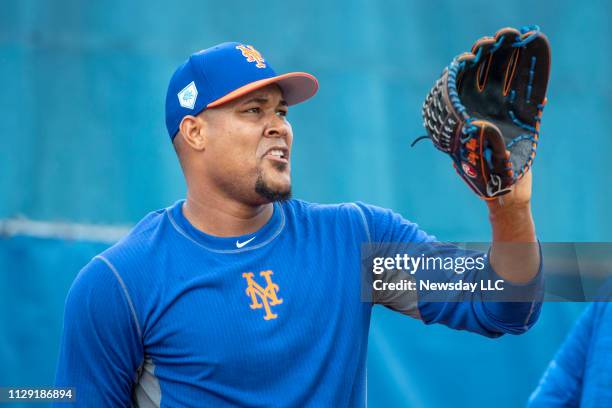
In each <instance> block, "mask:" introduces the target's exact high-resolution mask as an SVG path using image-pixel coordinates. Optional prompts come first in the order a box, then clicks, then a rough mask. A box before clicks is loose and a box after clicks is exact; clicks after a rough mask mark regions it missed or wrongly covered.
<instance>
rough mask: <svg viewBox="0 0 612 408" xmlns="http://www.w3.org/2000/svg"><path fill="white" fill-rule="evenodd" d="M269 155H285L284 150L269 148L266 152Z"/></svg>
mask: <svg viewBox="0 0 612 408" xmlns="http://www.w3.org/2000/svg"><path fill="white" fill-rule="evenodd" d="M268 154H269V155H270V156H275V157H281V158H283V157H285V152H283V151H282V150H270V152H269V153H268Z"/></svg>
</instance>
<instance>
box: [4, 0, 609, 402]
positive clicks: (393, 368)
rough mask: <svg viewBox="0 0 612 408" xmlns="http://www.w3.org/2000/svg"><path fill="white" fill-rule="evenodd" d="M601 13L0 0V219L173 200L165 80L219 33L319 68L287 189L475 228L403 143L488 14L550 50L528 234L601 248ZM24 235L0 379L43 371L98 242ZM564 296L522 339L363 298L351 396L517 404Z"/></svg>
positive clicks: (571, 309)
mask: <svg viewBox="0 0 612 408" xmlns="http://www.w3.org/2000/svg"><path fill="white" fill-rule="evenodd" d="M610 15H612V4H611V3H610V2H608V1H604V0H600V1H597V0H596V1H590V2H581V3H576V2H574V1H567V0H562V1H540V2H531V1H526V0H523V1H516V2H500V3H499V4H494V3H491V2H490V1H477V0H466V1H462V2H456V1H450V0H446V1H436V2H434V1H429V2H423V1H406V0H404V1H399V0H394V1H392V0H387V1H366V0H358V1H350V2H349V1H337V2H326V1H323V0H313V1H309V2H287V1H267V2H265V4H261V3H257V4H255V3H252V2H242V1H236V2H232V3H228V2H216V1H202V0H200V1H194V0H189V1H182V2H180V3H179V2H175V4H172V3H169V2H164V1H157V0H156V1H152V0H149V1H143V0H134V1H130V2H123V1H119V0H115V1H97V2H84V1H79V0H56V1H53V2H51V1H42V0H41V1H36V0H22V1H19V2H2V3H1V6H0V85H1V86H0V89H1V92H0V115H1V120H0V134H1V135H2V139H1V141H0V146H1V148H0V219H3V220H7V219H19V217H25V218H27V219H30V220H37V221H45V222H47V221H50V222H54V223H87V224H100V225H132V224H134V223H135V222H137V221H138V220H139V219H140V218H141V217H142V216H143V215H144V214H145V213H147V212H148V211H150V210H153V209H156V208H160V207H165V206H167V205H169V204H171V203H172V202H174V201H175V200H176V199H178V198H181V197H182V196H183V195H184V192H185V185H184V182H183V180H182V176H181V172H180V168H179V166H178V162H177V160H176V157H175V155H174V151H173V149H172V147H171V145H170V143H169V141H168V137H167V134H166V132H165V126H164V116H163V103H164V97H165V90H166V85H167V81H168V79H169V77H170V75H171V74H172V72H173V70H174V68H175V67H176V66H177V65H178V64H179V63H180V62H182V61H183V59H184V58H185V57H186V56H187V55H189V54H190V53H191V52H193V51H195V50H198V49H201V48H206V47H208V46H210V45H213V44H216V43H219V42H223V41H230V40H231V41H242V42H245V43H248V44H252V45H254V46H255V47H256V48H258V49H259V50H260V51H261V52H262V53H263V55H264V56H265V57H266V58H267V59H268V60H269V61H270V62H271V63H272V65H273V66H274V67H275V69H276V70H277V71H279V72H282V71H288V70H303V71H307V72H311V73H313V74H315V75H316V76H317V77H318V79H319V81H320V91H319V93H318V94H317V96H316V97H315V98H314V99H312V100H311V101H309V102H307V103H305V104H303V105H299V106H297V107H295V108H293V109H291V112H290V115H289V119H290V120H291V122H292V124H293V128H294V133H295V140H294V152H293V155H292V158H293V166H292V167H293V180H294V193H295V194H294V195H295V196H296V197H298V198H302V199H306V200H310V201H318V202H338V201H351V200H362V201H365V202H369V203H372V204H378V205H381V206H384V207H389V208H393V209H395V210H396V211H398V212H400V213H401V214H403V215H404V216H405V217H406V218H409V219H411V220H413V221H416V222H418V223H419V224H420V225H421V227H422V228H424V229H425V230H426V231H428V232H430V233H432V234H434V235H436V236H438V237H439V238H441V239H444V240H449V241H453V240H456V241H485V240H487V239H488V238H489V226H488V222H487V216H486V209H485V206H484V204H483V203H482V202H480V200H479V199H477V198H476V197H475V196H474V195H473V194H472V192H471V191H470V190H469V189H468V188H467V187H466V186H465V185H464V184H463V182H462V181H460V180H459V178H458V177H457V176H456V174H455V172H454V170H453V169H452V167H451V164H450V161H449V159H448V158H447V157H446V156H444V155H442V154H440V153H439V152H437V151H436V150H435V149H434V148H433V147H431V145H430V144H428V143H423V144H420V145H417V147H415V148H414V149H410V148H409V144H410V142H411V141H412V139H413V138H414V137H416V136H418V135H421V134H423V129H422V126H421V117H420V108H421V103H422V100H423V98H424V96H425V94H426V93H427V92H428V90H429V88H430V87H431V85H432V84H433V81H434V80H435V79H436V78H437V77H438V76H439V74H440V72H441V70H442V68H443V67H444V66H445V65H446V64H447V63H448V62H449V61H450V60H451V59H452V58H453V57H454V56H455V55H456V54H458V53H460V52H463V51H465V50H468V49H469V47H470V46H471V44H472V43H473V41H475V40H476V39H477V38H478V37H480V36H483V35H492V34H493V33H494V32H495V31H496V30H497V29H499V28H501V27H504V26H516V27H520V26H522V25H526V24H539V25H540V26H541V27H542V30H543V31H544V32H545V33H546V34H547V35H548V37H549V39H550V42H551V44H552V50H553V60H552V77H551V82H550V86H549V104H548V106H547V108H546V110H545V112H544V118H543V124H542V128H541V142H540V145H539V149H538V156H537V159H536V161H535V166H534V189H535V192H534V199H533V206H534V216H535V220H536V224H537V230H538V235H539V237H540V239H541V240H542V241H612V221H611V217H610V208H612V191H611V188H610V187H611V186H612V175H611V174H612V172H610V170H609V165H608V163H607V162H605V160H606V158H607V155H608V154H609V152H610V151H612V138H611V137H610V134H609V129H611V128H612V126H611V125H612V123H611V122H612V115H611V114H610V113H611V109H612V108H611V106H612V104H611V102H612V101H611V96H610V95H612V85H611V83H610V81H609V77H610V66H611V63H612V61H611V57H612V47H611V46H610V41H609V39H610V38H612V33H611V31H612V29H611V28H610V25H609V24H608V20H609V16H610ZM576 163H578V164H576ZM53 225H56V224H53ZM5 232H6V228H5ZM33 235H36V233H24V234H17V235H15V234H6V235H5V236H3V237H2V236H0V386H2V385H19V386H32V385H50V384H52V382H53V375H54V369H55V362H56V358H57V351H58V343H59V336H60V332H61V324H62V309H63V301H64V297H65V295H66V292H67V289H68V287H69V286H70V283H71V282H72V280H73V279H74V276H75V275H76V273H77V272H78V270H79V269H80V267H82V266H83V265H84V264H85V263H86V262H87V261H88V260H89V259H90V258H91V257H92V256H93V255H95V254H96V253H97V252H99V251H100V250H102V249H104V248H105V247H106V246H107V245H108V244H106V243H102V242H91V241H87V240H82V239H70V240H68V239H57V238H36V237H34V236H33ZM582 307H583V305H580V304H546V305H545V306H544V309H543V314H542V317H541V318H540V321H539V323H538V325H537V326H536V327H535V328H534V329H533V330H532V331H531V332H529V333H527V334H526V335H523V336H519V337H509V336H506V337H503V338H501V339H498V340H489V339H485V338H480V337H478V336H475V335H471V334H467V333H461V332H453V331H451V330H449V329H446V328H444V327H425V326H424V325H423V324H422V323H420V322H418V321H413V320H411V319H409V318H407V317H404V316H401V315H398V314H395V313H392V312H390V311H387V310H385V309H383V308H376V309H375V313H374V316H373V321H372V330H371V335H370V348H369V355H368V386H369V388H368V401H369V406H371V407H384V406H414V407H437V406H440V407H442V406H448V405H449V404H452V405H454V406H467V405H469V406H491V405H493V404H495V406H499V407H516V406H520V405H522V404H524V402H525V400H526V398H527V397H528V395H529V393H530V392H531V391H532V390H533V388H534V387H535V385H536V384H537V381H538V379H539V376H540V375H541V373H542V371H543V370H544V368H545V366H546V364H547V362H548V361H549V360H550V358H551V357H552V356H553V355H554V352H555V350H556V348H557V347H558V346H559V344H560V343H561V341H562V340H563V338H564V336H565V335H566V333H567V331H568V330H569V328H570V327H571V325H572V323H573V321H574V319H575V318H576V316H577V314H578V313H579V312H580V310H581V309H582Z"/></svg>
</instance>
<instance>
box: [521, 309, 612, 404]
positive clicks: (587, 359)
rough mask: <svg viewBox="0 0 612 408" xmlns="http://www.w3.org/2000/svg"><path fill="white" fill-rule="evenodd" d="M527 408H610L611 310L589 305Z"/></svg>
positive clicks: (611, 396) (611, 399) (547, 370)
mask: <svg viewBox="0 0 612 408" xmlns="http://www.w3.org/2000/svg"><path fill="white" fill-rule="evenodd" d="M528 406H529V407H530V408H539V407H542V408H556V407H565V408H571V407H583V408H599V407H610V406H612V306H610V303H609V301H608V302H597V303H593V304H591V305H589V307H588V308H587V309H586V310H585V311H584V313H583V314H582V316H581V317H580V318H579V319H578V322H577V323H576V325H575V326H574V328H573V330H572V332H571V333H570V335H569V336H568V338H567V339H566V340H565V342H564V343H563V345H562V346H561V348H560V349H559V351H558V352H557V355H556V356H555V358H554V359H553V360H552V361H551V363H550V365H549V366H548V368H547V369H546V372H545V373H544V375H543V376H542V379H541V380H540V384H539V385H538V387H537V388H536V390H535V391H534V392H533V394H532V395H531V397H530V398H529V403H528Z"/></svg>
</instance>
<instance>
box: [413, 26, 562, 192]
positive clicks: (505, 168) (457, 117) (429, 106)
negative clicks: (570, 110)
mask: <svg viewBox="0 0 612 408" xmlns="http://www.w3.org/2000/svg"><path fill="white" fill-rule="evenodd" d="M549 70H550V45H549V43H548V40H547V38H546V36H545V35H544V34H542V33H541V32H540V29H539V27H537V26H532V27H524V28H522V29H521V30H520V31H519V30H516V29H514V28H503V29H501V30H499V31H498V32H497V33H496V34H495V37H483V38H481V39H479V40H478V41H476V43H475V44H474V45H473V46H472V52H470V53H464V54H461V55H459V56H458V57H456V58H455V59H454V60H453V61H452V62H451V63H450V65H449V66H448V67H446V69H444V72H443V73H442V76H441V77H440V78H439V79H438V80H437V82H436V84H435V85H434V87H433V88H432V89H431V91H430V92H429V94H428V95H427V98H426V99H425V102H424V103H423V119H424V126H425V129H426V130H427V136H424V138H425V137H428V138H431V140H432V141H433V144H434V146H435V147H436V148H437V149H439V150H441V151H443V152H445V153H447V154H449V155H450V156H451V158H452V160H453V165H454V167H455V169H456V170H457V173H458V174H459V175H460V176H461V177H462V178H463V180H465V182H466V183H467V184H468V185H469V186H470V187H471V188H472V190H474V192H476V194H478V195H479V196H480V197H482V198H484V199H487V200H489V199H493V198H494V197H498V196H501V195H504V194H506V193H508V192H509V191H510V190H511V189H512V186H513V185H514V184H515V183H516V182H517V181H518V180H520V179H521V178H522V177H523V175H524V174H525V173H526V172H527V171H529V169H530V168H531V165H532V163H533V159H534V157H535V154H536V148H537V146H538V138H539V128H540V120H541V117H542V110H543V109H544V105H545V104H546V86H547V84H548V78H549ZM419 139H421V138H419ZM417 140H418V139H417ZM415 142H416V141H415Z"/></svg>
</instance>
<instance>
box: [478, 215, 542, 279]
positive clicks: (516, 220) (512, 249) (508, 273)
mask: <svg viewBox="0 0 612 408" xmlns="http://www.w3.org/2000/svg"><path fill="white" fill-rule="evenodd" d="M489 221H490V222H491V228H492V233H493V244H492V245H491V255H490V262H491V266H492V267H493V269H494V270H495V272H497V274H499V275H500V276H501V277H502V278H504V279H506V280H508V281H509V282H512V283H525V282H529V281H530V280H531V279H533V278H534V277H535V275H536V274H537V273H538V270H539V267H540V251H539V246H538V243H537V238H536V234H535V225H534V222H533V217H532V216H531V206H530V205H529V204H528V203H527V204H526V205H521V206H512V205H509V206H504V205H500V204H498V203H491V204H489Z"/></svg>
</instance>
